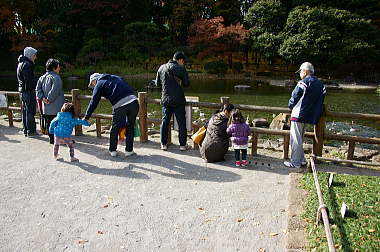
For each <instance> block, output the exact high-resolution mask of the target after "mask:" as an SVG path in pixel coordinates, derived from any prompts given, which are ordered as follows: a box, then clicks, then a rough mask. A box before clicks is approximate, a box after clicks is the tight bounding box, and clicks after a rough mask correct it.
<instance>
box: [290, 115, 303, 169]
mask: <svg viewBox="0 0 380 252" xmlns="http://www.w3.org/2000/svg"><path fill="white" fill-rule="evenodd" d="M304 133H305V124H304V123H300V122H294V121H291V122H290V148H291V149H292V154H291V156H290V161H291V162H292V164H293V165H294V166H296V167H301V163H302V162H306V159H305V153H304V151H303V136H304Z"/></svg>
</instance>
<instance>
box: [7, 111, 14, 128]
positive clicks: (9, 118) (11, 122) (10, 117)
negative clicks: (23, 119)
mask: <svg viewBox="0 0 380 252" xmlns="http://www.w3.org/2000/svg"><path fill="white" fill-rule="evenodd" d="M8 124H9V127H13V112H12V110H10V109H8Z"/></svg>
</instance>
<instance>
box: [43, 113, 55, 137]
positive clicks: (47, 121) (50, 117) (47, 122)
mask: <svg viewBox="0 0 380 252" xmlns="http://www.w3.org/2000/svg"><path fill="white" fill-rule="evenodd" d="M43 116H44V118H45V127H46V130H47V131H48V132H49V128H50V124H51V121H53V119H54V118H55V117H56V115H43ZM48 134H49V142H50V144H54V134H50V133H48Z"/></svg>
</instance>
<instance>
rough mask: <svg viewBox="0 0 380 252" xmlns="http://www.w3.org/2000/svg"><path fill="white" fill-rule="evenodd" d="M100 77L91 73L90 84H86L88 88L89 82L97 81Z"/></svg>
mask: <svg viewBox="0 0 380 252" xmlns="http://www.w3.org/2000/svg"><path fill="white" fill-rule="evenodd" d="M99 77H100V73H93V74H91V75H90V82H89V83H88V87H91V82H92V81H93V80H97V79H98V78H99Z"/></svg>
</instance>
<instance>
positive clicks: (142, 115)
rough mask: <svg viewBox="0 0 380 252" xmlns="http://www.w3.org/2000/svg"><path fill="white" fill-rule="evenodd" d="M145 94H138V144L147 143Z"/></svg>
mask: <svg viewBox="0 0 380 252" xmlns="http://www.w3.org/2000/svg"><path fill="white" fill-rule="evenodd" d="M146 95H147V92H139V93H138V97H139V106H140V108H139V128H140V143H144V142H146V141H148V121H147V118H148V104H147V103H146Z"/></svg>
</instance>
